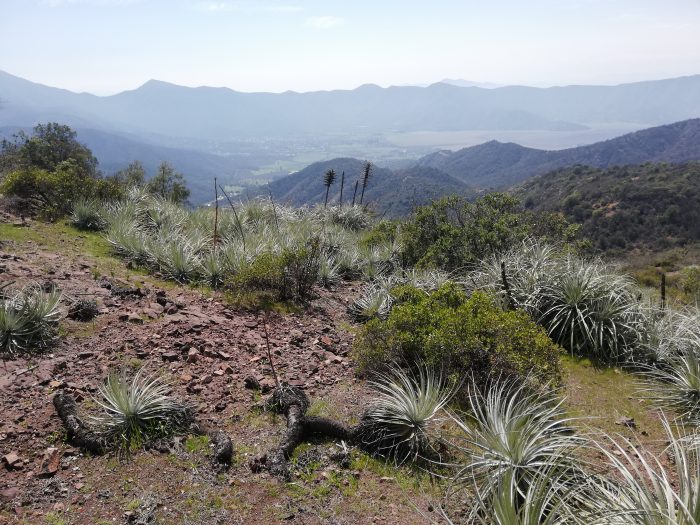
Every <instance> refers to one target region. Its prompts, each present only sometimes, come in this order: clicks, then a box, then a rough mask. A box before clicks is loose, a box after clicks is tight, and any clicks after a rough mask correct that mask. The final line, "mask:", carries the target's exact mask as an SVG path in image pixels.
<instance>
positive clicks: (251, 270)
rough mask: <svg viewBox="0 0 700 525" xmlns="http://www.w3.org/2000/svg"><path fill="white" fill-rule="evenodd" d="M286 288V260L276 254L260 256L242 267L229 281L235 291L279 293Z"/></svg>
mask: <svg viewBox="0 0 700 525" xmlns="http://www.w3.org/2000/svg"><path fill="white" fill-rule="evenodd" d="M283 286H284V258H283V257H282V256H281V255H277V254H274V253H269V252H268V253H263V254H260V255H259V256H258V257H257V258H256V259H255V260H254V261H253V262H251V263H250V264H248V265H245V266H242V267H241V268H240V270H239V272H238V273H237V274H236V275H235V276H234V277H233V278H232V279H230V280H229V287H230V288H233V289H241V290H245V291H250V290H268V291H279V290H281V289H282V287H283Z"/></svg>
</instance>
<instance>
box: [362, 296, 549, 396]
mask: <svg viewBox="0 0 700 525" xmlns="http://www.w3.org/2000/svg"><path fill="white" fill-rule="evenodd" d="M400 298H401V300H402V302H400V304H397V305H396V306H394V308H393V309H392V310H391V313H390V314H389V316H388V317H387V319H386V320H380V319H372V320H371V321H369V322H368V323H367V324H366V325H365V326H364V327H362V328H361V329H360V331H359V334H358V337H357V338H356V340H355V345H354V350H355V356H356V358H357V360H358V363H359V365H360V369H361V370H363V371H368V370H376V369H381V368H382V367H384V366H386V365H387V364H388V363H391V362H397V363H399V364H403V363H406V364H410V363H415V362H424V363H425V364H426V365H428V366H431V367H434V368H438V369H440V368H441V369H442V370H444V371H446V373H447V374H449V375H450V376H452V377H453V378H456V379H458V380H462V379H463V378H465V377H466V376H469V375H471V376H473V377H474V380H475V381H476V382H477V383H478V384H485V382H486V381H487V380H488V378H489V377H490V376H493V375H496V376H499V377H501V378H502V379H507V378H525V377H529V378H530V379H531V380H532V381H533V382H548V381H554V382H557V381H558V380H559V379H560V366H559V352H560V348H559V347H558V346H557V345H556V344H554V343H553V342H552V341H551V340H550V339H549V337H547V334H546V332H545V331H544V330H543V329H542V328H540V327H538V326H537V325H536V324H535V323H534V322H533V321H532V319H531V318H530V317H529V316H528V314H526V313H525V312H522V311H508V312H506V311H503V310H501V309H500V308H498V306H496V302H495V300H494V299H493V298H492V297H491V296H489V295H486V294H484V293H482V292H475V293H474V294H472V296H471V297H469V296H467V294H466V293H465V292H464V291H463V290H462V289H461V288H459V287H458V286H457V285H455V284H452V283H448V284H444V285H443V286H441V287H440V288H439V289H438V290H437V291H435V292H432V293H430V294H426V293H425V292H418V293H413V292H409V290H408V287H403V288H402V290H401V293H400Z"/></svg>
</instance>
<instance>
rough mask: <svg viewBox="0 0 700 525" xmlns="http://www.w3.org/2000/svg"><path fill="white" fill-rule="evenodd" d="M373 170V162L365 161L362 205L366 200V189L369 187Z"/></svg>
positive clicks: (361, 196)
mask: <svg viewBox="0 0 700 525" xmlns="http://www.w3.org/2000/svg"><path fill="white" fill-rule="evenodd" d="M371 171H372V164H370V163H369V162H365V167H364V169H363V172H362V193H361V194H360V206H362V203H363V202H364V200H365V189H367V183H368V182H369V176H370V173H371Z"/></svg>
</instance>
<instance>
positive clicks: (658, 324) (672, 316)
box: [635, 304, 700, 366]
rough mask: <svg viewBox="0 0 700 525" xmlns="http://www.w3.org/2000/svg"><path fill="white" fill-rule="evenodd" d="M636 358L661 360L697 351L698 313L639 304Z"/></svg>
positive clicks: (699, 342) (699, 334)
mask: <svg viewBox="0 0 700 525" xmlns="http://www.w3.org/2000/svg"><path fill="white" fill-rule="evenodd" d="M639 312H640V315H639V340H638V341H637V345H636V348H635V358H636V360H637V361H642V362H647V363H655V364H657V365H658V366H663V363H664V362H666V361H668V360H672V359H674V358H675V357H677V356H679V355H685V354H689V353H696V354H700V316H699V315H698V311H697V309H694V310H690V309H689V310H687V311H678V310H675V309H671V308H666V309H662V308H659V307H658V306H655V305H652V304H647V305H641V304H640V307H639Z"/></svg>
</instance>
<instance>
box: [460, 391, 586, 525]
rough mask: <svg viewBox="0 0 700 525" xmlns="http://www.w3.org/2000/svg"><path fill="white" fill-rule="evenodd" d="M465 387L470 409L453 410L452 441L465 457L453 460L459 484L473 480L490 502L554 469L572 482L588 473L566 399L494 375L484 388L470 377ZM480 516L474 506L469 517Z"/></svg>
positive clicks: (578, 481)
mask: <svg viewBox="0 0 700 525" xmlns="http://www.w3.org/2000/svg"><path fill="white" fill-rule="evenodd" d="M467 388H468V393H469V396H468V403H467V409H468V411H467V414H466V415H465V416H464V417H460V416H459V415H457V414H451V416H452V419H453V421H454V423H455V424H456V427H457V429H458V434H457V436H456V437H455V438H454V439H453V440H452V441H451V444H452V446H453V447H454V449H455V450H456V451H457V452H458V454H459V455H461V456H463V457H464V458H465V459H464V461H462V462H459V463H457V464H455V465H453V467H454V468H455V474H454V480H455V482H456V483H457V484H464V485H466V486H469V485H475V486H476V487H477V491H478V494H479V498H481V499H482V500H483V501H487V502H488V501H495V500H497V499H498V498H499V497H500V491H501V490H502V489H503V487H504V486H507V485H508V483H514V484H515V487H516V490H518V491H519V492H520V493H521V494H524V493H525V492H526V491H527V490H528V487H529V486H530V485H531V484H533V483H534V482H535V480H536V479H537V476H538V475H540V474H542V473H543V472H545V471H548V470H550V469H556V471H557V472H561V476H560V482H561V483H566V484H567V485H569V486H571V487H574V486H576V485H577V484H578V483H580V480H581V479H584V478H585V476H584V474H583V472H582V469H581V468H580V466H579V464H578V462H577V461H576V459H575V456H574V454H573V453H574V451H575V450H576V449H577V448H579V447H582V446H583V445H584V444H585V440H584V439H583V438H581V437H578V436H576V435H575V434H574V432H573V430H572V428H571V422H572V421H573V418H571V417H568V416H567V415H566V413H565V411H564V409H563V407H562V403H563V400H562V399H558V398H557V397H556V396H555V395H552V394H550V393H546V392H544V391H543V390H534V389H533V387H532V386H530V385H528V383H527V382H523V383H520V384H518V383H516V382H515V381H497V380H491V381H489V382H488V383H487V385H486V386H485V387H484V388H483V389H482V390H480V389H479V388H478V387H477V386H476V383H475V382H474V381H473V380H472V381H471V382H470V384H469V385H468V387H467ZM504 484H505V485H504ZM478 517H479V506H478V505H475V506H474V507H473V509H472V514H471V518H472V519H474V520H476V519H478Z"/></svg>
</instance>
